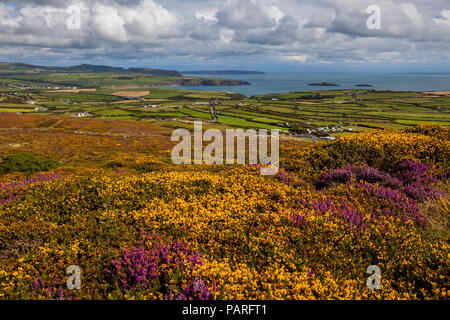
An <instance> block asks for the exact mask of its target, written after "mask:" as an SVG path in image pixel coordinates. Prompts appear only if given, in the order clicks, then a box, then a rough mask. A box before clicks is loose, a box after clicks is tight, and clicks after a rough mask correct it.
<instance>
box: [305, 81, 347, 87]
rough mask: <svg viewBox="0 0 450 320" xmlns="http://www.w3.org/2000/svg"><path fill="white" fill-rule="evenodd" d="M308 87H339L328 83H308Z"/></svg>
mask: <svg viewBox="0 0 450 320" xmlns="http://www.w3.org/2000/svg"><path fill="white" fill-rule="evenodd" d="M308 86H320V87H339V85H338V84H335V83H329V82H326V81H324V82H320V83H308Z"/></svg>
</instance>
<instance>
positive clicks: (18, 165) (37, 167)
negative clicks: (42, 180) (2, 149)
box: [0, 153, 61, 174]
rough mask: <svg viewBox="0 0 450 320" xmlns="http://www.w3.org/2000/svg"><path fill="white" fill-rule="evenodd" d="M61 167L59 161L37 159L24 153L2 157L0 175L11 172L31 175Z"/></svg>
mask: <svg viewBox="0 0 450 320" xmlns="http://www.w3.org/2000/svg"><path fill="white" fill-rule="evenodd" d="M60 165H61V163H60V162H59V161H56V160H53V159H50V158H47V159H39V158H36V157H35V156H32V155H29V154H26V153H13V154H8V155H5V156H3V157H2V161H1V162H0V174H7V173H11V172H24V173H26V174H32V173H35V172H40V171H48V170H51V169H53V168H57V167H59V166H60Z"/></svg>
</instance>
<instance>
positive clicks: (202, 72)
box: [181, 70, 266, 74]
mask: <svg viewBox="0 0 450 320" xmlns="http://www.w3.org/2000/svg"><path fill="white" fill-rule="evenodd" d="M181 73H183V74H266V73H265V72H262V71H249V70H196V71H181Z"/></svg>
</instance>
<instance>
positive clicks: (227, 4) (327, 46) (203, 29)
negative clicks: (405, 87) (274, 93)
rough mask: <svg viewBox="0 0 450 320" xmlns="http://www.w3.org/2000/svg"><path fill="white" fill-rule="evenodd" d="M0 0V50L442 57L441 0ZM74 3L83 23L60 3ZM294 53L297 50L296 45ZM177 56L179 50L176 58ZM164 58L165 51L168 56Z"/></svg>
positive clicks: (446, 13) (449, 48)
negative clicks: (376, 16)
mask: <svg viewBox="0 0 450 320" xmlns="http://www.w3.org/2000/svg"><path fill="white" fill-rule="evenodd" d="M9 3H13V6H14V7H15V8H14V10H12V9H11V5H8V6H6V5H5V4H4V3H0V58H1V59H2V60H14V59H16V57H17V56H19V57H22V56H23V54H24V52H26V54H27V57H31V56H33V55H34V56H35V57H36V59H41V58H42V59H44V58H45V57H59V59H61V57H62V58H64V59H66V58H67V57H77V58H79V59H82V58H83V57H85V58H86V59H94V58H99V57H110V58H111V59H127V58H129V59H134V60H135V61H139V59H140V58H145V57H160V58H161V59H169V57H175V58H173V59H177V57H178V59H186V61H189V60H192V59H195V57H201V58H202V59H204V60H208V61H212V60H215V61H218V62H223V61H224V60H225V59H230V60H233V61H236V60H238V58H237V57H240V59H241V61H244V63H245V62H246V61H253V60H254V59H255V57H260V56H264V57H265V59H269V60H270V59H272V60H273V61H280V59H279V57H284V58H283V59H281V60H282V61H285V62H286V63H289V61H290V62H300V63H304V64H307V63H314V62H317V61H324V62H327V61H328V62H333V63H340V62H348V61H362V62H363V61H367V62H368V63H369V62H373V61H383V60H384V61H386V62H389V61H390V60H393V59H395V60H396V61H402V60H403V61H405V62H408V61H421V62H423V63H427V62H433V63H439V62H442V63H445V64H447V65H448V64H449V62H448V57H449V52H450V9H446V7H447V8H448V4H449V3H448V0H434V1H428V0H404V1H395V0H377V1H376V3H377V5H379V6H380V8H381V14H382V30H369V29H368V28H367V27H366V20H367V18H368V14H367V13H366V8H367V7H368V6H369V5H371V4H373V3H374V2H373V0H347V1H342V0H316V1H310V0H225V1H219V0H191V1H183V2H180V0H98V1H95V2H94V1H88V0H79V1H77V2H76V3H75V2H74V1H73V0H62V1H52V0H29V1H25V0H15V1H14V0H12V1H10V2H9ZM70 4H77V5H79V6H81V9H82V16H81V29H80V30H69V29H68V28H67V26H66V21H67V18H68V16H67V12H66V9H67V7H68V6H69V5H70ZM299 52H301V54H298V53H299ZM180 57H183V58H180ZM170 59H172V58H170Z"/></svg>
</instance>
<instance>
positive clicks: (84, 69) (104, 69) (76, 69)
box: [0, 62, 183, 77]
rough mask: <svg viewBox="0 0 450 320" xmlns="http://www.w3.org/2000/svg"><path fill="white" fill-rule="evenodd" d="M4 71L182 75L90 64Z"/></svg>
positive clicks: (6, 66) (0, 66)
mask: <svg viewBox="0 0 450 320" xmlns="http://www.w3.org/2000/svg"><path fill="white" fill-rule="evenodd" d="M4 71H15V72H24V71H29V72H31V73H39V72H40V73H59V72H67V73H116V74H130V73H139V74H148V75H154V76H165V77H182V76H183V75H182V74H181V73H179V72H178V71H176V70H162V69H151V68H129V69H125V68H121V67H110V66H102V65H92V64H80V65H77V66H70V67H46V66H37V65H31V64H25V63H4V62H3V63H0V72H4Z"/></svg>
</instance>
